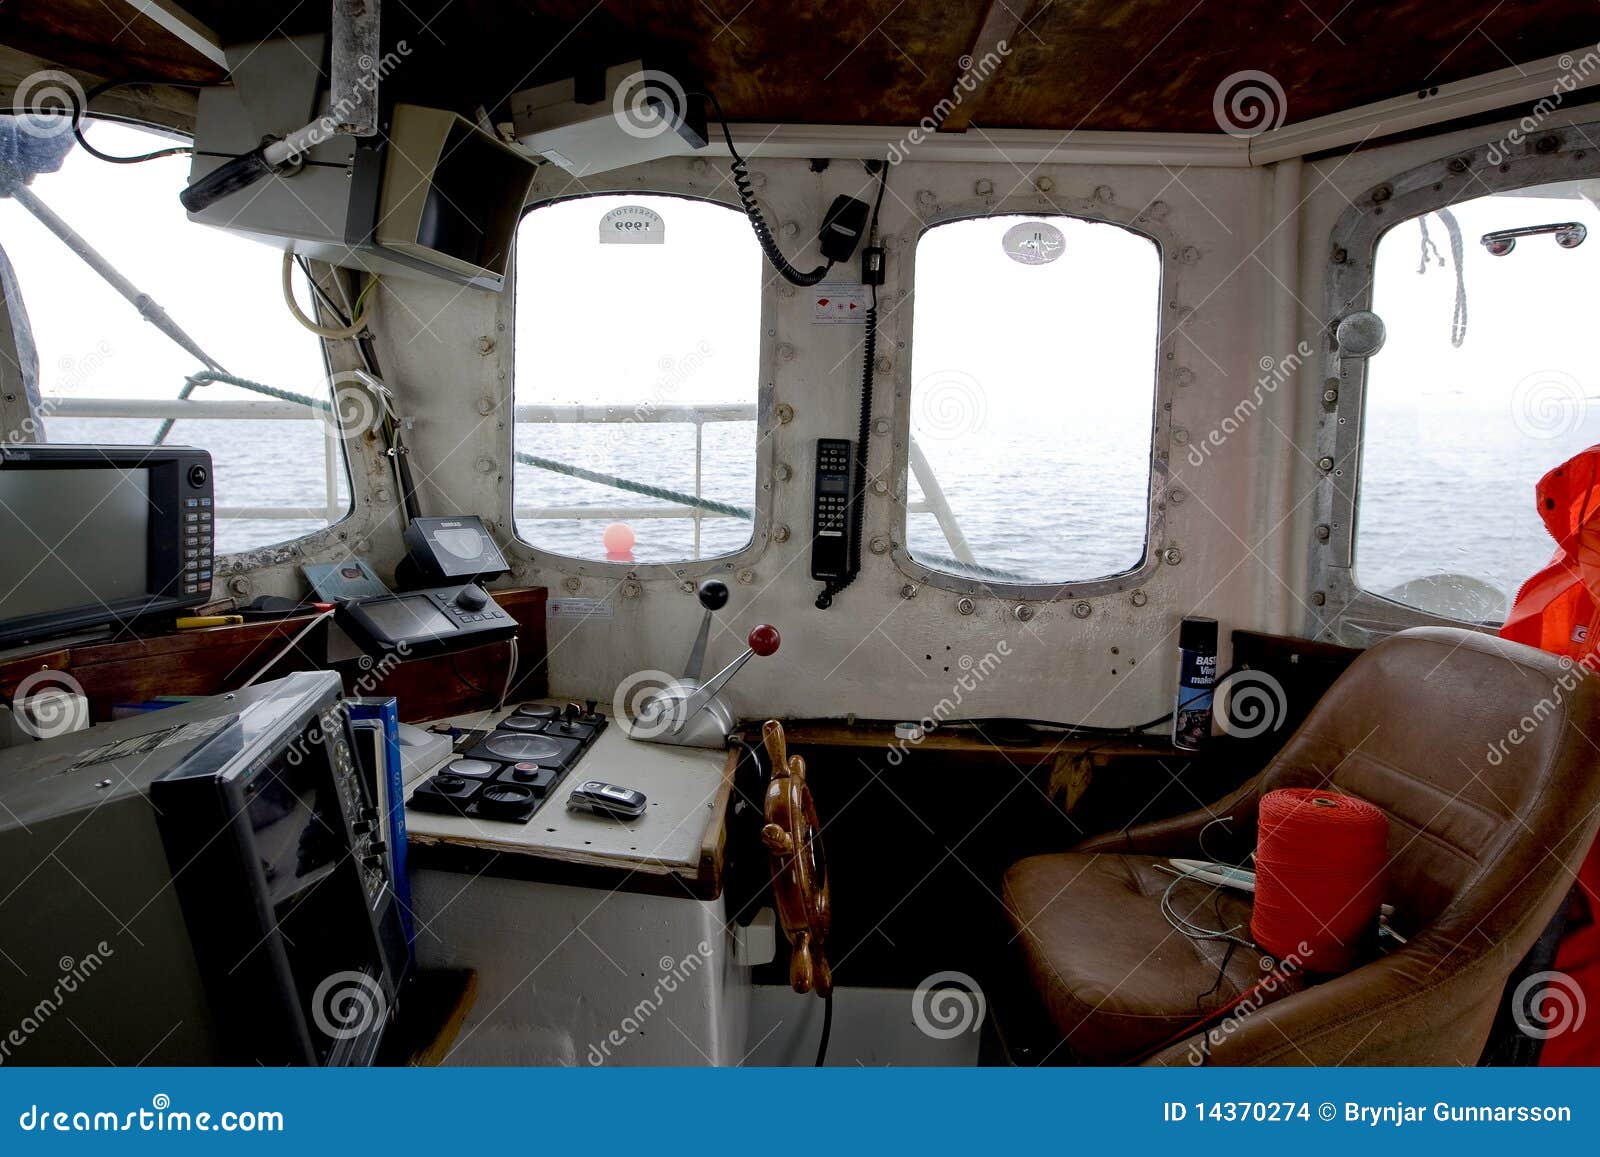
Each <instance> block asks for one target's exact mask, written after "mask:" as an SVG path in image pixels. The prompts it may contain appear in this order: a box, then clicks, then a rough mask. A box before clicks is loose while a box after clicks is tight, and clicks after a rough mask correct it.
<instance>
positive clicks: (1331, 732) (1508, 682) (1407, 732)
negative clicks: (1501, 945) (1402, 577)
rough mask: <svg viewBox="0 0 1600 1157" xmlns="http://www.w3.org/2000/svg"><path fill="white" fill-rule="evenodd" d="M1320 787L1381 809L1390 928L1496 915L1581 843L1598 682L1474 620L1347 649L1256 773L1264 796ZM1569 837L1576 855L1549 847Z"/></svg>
mask: <svg viewBox="0 0 1600 1157" xmlns="http://www.w3.org/2000/svg"><path fill="white" fill-rule="evenodd" d="M1330 783H1331V784H1332V785H1333V786H1335V787H1337V788H1339V789H1340V790H1343V791H1347V792H1349V793H1351V794H1352V795H1357V796H1360V797H1361V798H1363V799H1366V800H1368V801H1370V802H1372V803H1375V804H1377V805H1378V806H1380V807H1382V808H1383V809H1384V811H1385V812H1387V813H1388V815H1389V820H1390V832H1389V853H1390V865H1389V872H1390V890H1391V892H1392V896H1391V898H1390V900H1389V902H1391V903H1393V904H1395V906H1396V908H1397V909H1398V913H1397V924H1399V925H1401V926H1405V927H1410V928H1412V929H1414V930H1421V929H1423V928H1426V927H1428V926H1430V925H1432V924H1433V923H1435V922H1436V921H1438V920H1440V919H1441V918H1442V917H1444V916H1445V915H1446V914H1447V913H1449V914H1450V917H1451V919H1452V920H1456V919H1469V920H1473V921H1476V920H1478V919H1480V918H1481V917H1486V916H1490V917H1492V915H1493V913H1492V911H1491V909H1493V908H1495V907H1496V906H1502V907H1503V905H1502V904H1501V901H1502V900H1503V899H1504V898H1505V895H1506V893H1507V892H1508V891H1510V890H1511V889H1513V888H1515V887H1516V886H1517V885H1518V884H1519V882H1521V881H1523V878H1524V877H1529V880H1528V882H1529V883H1534V882H1549V881H1553V880H1554V879H1555V877H1556V876H1557V874H1558V869H1559V868H1561V867H1562V864H1563V862H1564V863H1566V864H1568V865H1570V867H1572V868H1574V869H1575V868H1576V866H1577V864H1578V862H1579V860H1580V859H1581V858H1582V853H1583V851H1584V850H1586V849H1587V846H1588V840H1589V839H1592V838H1593V832H1594V825H1595V822H1596V821H1597V818H1600V817H1597V812H1596V807H1597V804H1600V677H1597V676H1595V675H1591V674H1589V673H1588V672H1587V671H1585V670H1584V669H1583V668H1582V667H1580V666H1575V665H1572V664H1570V663H1568V662H1566V661H1565V660H1560V659H1557V658H1555V657H1554V656H1551V655H1547V654H1545V653H1544V652H1541V651H1536V650H1533V649H1532V648H1529V647H1524V646H1521V645H1519V644H1516V643H1508V642H1505V641H1504V640H1501V639H1498V638H1495V637H1493V636H1490V635H1484V634H1480V633H1478V632H1475V631H1466V630H1457V629H1453V628H1445V627H1428V628H1421V629H1417V630H1412V631H1406V632H1403V633H1402V634H1399V635H1396V636H1395V637H1393V638H1391V639H1386V640H1384V641H1383V642H1381V643H1378V644H1377V645H1375V646H1374V647H1372V648H1371V649H1370V650H1368V651H1367V652H1366V653H1365V654H1364V655H1362V656H1361V657H1360V658H1359V659H1358V660H1356V662H1355V663H1354V664H1353V665H1352V666H1351V668H1350V670H1349V671H1347V672H1346V673H1345V675H1344V676H1343V677H1342V678H1341V679H1339V680H1338V682H1336V683H1335V684H1334V686H1333V688H1332V689H1331V690H1330V691H1329V693H1328V694H1327V695H1326V696H1324V697H1323V699H1322V701H1321V702H1320V703H1318V704H1317V707H1316V709H1315V710H1313V711H1312V713H1311V715H1310V716H1309V717H1308V718H1307V719H1306V722H1305V723H1304V725H1303V726H1302V727H1301V728H1300V730H1299V731H1298V732H1296V733H1295V735H1294V737H1293V738H1292V739H1291V740H1290V741H1289V742H1288V743H1287V744H1286V745H1285V746H1284V748H1283V750H1282V751H1280V752H1279V753H1278V755H1277V756H1276V757H1275V758H1274V759H1273V761H1272V762H1271V764H1269V765H1268V767H1267V769H1266V771H1265V773H1264V774H1263V776H1262V789H1263V790H1264V791H1270V790H1272V789H1273V788H1276V787H1287V786H1292V785H1307V786H1323V785H1325V784H1330ZM1584 833H1587V838H1585V839H1583V840H1582V841H1581V842H1582V847H1581V848H1579V847H1576V845H1577V844H1578V843H1579V842H1580V840H1579V839H1578V838H1577V837H1579V836H1582V835H1583V834H1584ZM1569 843H1570V844H1572V845H1574V850H1575V851H1576V855H1575V856H1574V855H1565V856H1562V857H1561V860H1560V861H1558V860H1556V859H1554V858H1552V857H1553V856H1555V854H1556V848H1557V847H1558V846H1563V845H1565V844H1569ZM1560 886H1561V888H1563V889H1564V888H1565V887H1566V886H1567V884H1565V883H1563V884H1561V885H1560ZM1463 903H1465V908H1464V909H1463V910H1461V911H1452V909H1454V908H1460V907H1462V906H1463ZM1552 911H1553V908H1552ZM1514 915H1515V913H1512V912H1503V913H1501V918H1502V921H1503V920H1508V919H1510V918H1511V917H1513V916H1514Z"/></svg>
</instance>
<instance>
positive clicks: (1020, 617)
mask: <svg viewBox="0 0 1600 1157" xmlns="http://www.w3.org/2000/svg"><path fill="white" fill-rule="evenodd" d="M1034 614H1035V612H1034V609H1033V608H1032V607H1030V606H1029V605H1028V604H1027V603H1018V604H1017V605H1016V606H1015V607H1014V608H1012V611H1011V616H1012V617H1013V618H1014V619H1016V620H1017V622H1019V623H1031V622H1032V621H1033V616H1034Z"/></svg>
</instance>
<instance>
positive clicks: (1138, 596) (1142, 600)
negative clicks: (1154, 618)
mask: <svg viewBox="0 0 1600 1157" xmlns="http://www.w3.org/2000/svg"><path fill="white" fill-rule="evenodd" d="M1128 601H1129V602H1130V603H1132V604H1133V605H1134V606H1136V607H1142V606H1144V605H1145V604H1146V603H1148V602H1149V601H1150V596H1149V595H1147V594H1145V593H1144V592H1143V591H1134V592H1133V593H1132V594H1131V595H1129V596H1128Z"/></svg>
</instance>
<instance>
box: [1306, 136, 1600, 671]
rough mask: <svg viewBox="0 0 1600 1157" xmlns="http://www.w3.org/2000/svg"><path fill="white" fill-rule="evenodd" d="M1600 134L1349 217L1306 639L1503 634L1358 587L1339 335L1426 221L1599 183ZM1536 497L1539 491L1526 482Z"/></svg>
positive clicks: (1353, 396)
mask: <svg viewBox="0 0 1600 1157" xmlns="http://www.w3.org/2000/svg"><path fill="white" fill-rule="evenodd" d="M1595 132H1600V122H1591V123H1588V124H1579V125H1571V126H1561V127H1553V128H1550V129H1548V130H1545V131H1542V132H1539V133H1537V134H1536V135H1534V136H1532V137H1530V138H1528V139H1526V140H1524V141H1523V142H1522V143H1521V144H1520V146H1519V147H1518V151H1517V152H1516V153H1515V154H1512V153H1508V152H1507V151H1506V150H1505V149H1504V148H1503V147H1502V145H1499V144H1496V143H1494V142H1492V141H1485V142H1483V143H1481V144H1475V145H1472V146H1470V147H1467V148H1462V149H1458V150H1456V151H1454V152H1452V153H1450V154H1448V155H1446V156H1443V157H1439V158H1437V159H1435V160H1432V161H1428V162H1426V163H1425V164H1421V165H1417V166H1415V167H1413V168H1410V169H1407V170H1405V171H1404V172H1401V173H1398V174H1396V175H1395V176H1392V177H1390V178H1388V179H1386V180H1383V181H1379V182H1378V183H1377V184H1375V185H1373V186H1372V187H1371V188H1369V189H1367V190H1365V191H1364V192H1363V193H1362V194H1361V195H1360V196H1358V197H1356V198H1355V199H1354V201H1353V203H1352V204H1351V205H1350V206H1349V207H1348V208H1347V209H1345V211H1344V212H1343V213H1341V214H1340V216H1339V219H1338V221H1337V222H1336V223H1335V225H1334V227H1333V231H1332V234H1331V235H1330V237H1329V243H1328V248H1327V254H1328V256H1327V271H1326V274H1325V275H1324V279H1323V285H1324V291H1325V292H1324V303H1325V304H1324V315H1323V316H1325V317H1327V318H1328V319H1329V321H1328V324H1327V327H1326V328H1325V330H1324V331H1323V334H1322V337H1321V347H1322V348H1321V351H1320V356H1321V363H1320V365H1321V369H1322V374H1321V378H1320V381H1321V383H1322V386H1321V388H1320V390H1318V392H1317V398H1318V402H1317V429H1316V437H1315V441H1314V446H1315V450H1314V452H1313V456H1312V460H1313V462H1314V463H1315V469H1316V470H1317V473H1318V475H1319V477H1318V478H1317V487H1316V494H1315V498H1314V499H1313V502H1312V510H1313V517H1312V522H1313V524H1314V529H1313V533H1312V535H1311V546H1310V548H1309V564H1308V569H1307V579H1308V583H1309V587H1310V595H1311V597H1310V598H1309V599H1308V600H1306V603H1305V606H1306V632H1307V634H1308V635H1310V636H1311V637H1313V638H1317V639H1321V640H1325V641H1332V642H1343V643H1347V644H1350V645H1352V646H1365V645H1367V644H1369V643H1373V642H1376V641H1377V640H1378V639H1379V638H1382V637H1383V636H1385V635H1388V634H1391V633H1393V632H1394V631H1396V630H1399V629H1403V628H1405V627H1412V626H1425V625H1446V626H1454V627H1466V628H1468V629H1471V630H1476V631H1481V632H1483V633H1485V634H1494V633H1495V632H1496V631H1497V629H1498V628H1496V627H1491V626H1485V625H1483V624H1481V623H1471V622H1466V621H1464V620H1460V619H1450V618H1445V617H1444V616H1442V615H1438V614H1434V613H1432V612H1430V611H1425V610H1423V609H1421V608H1420V607H1412V606H1408V605H1406V604H1405V603H1399V602H1396V601H1394V600H1393V599H1388V598H1384V597H1383V596H1382V595H1379V594H1376V593H1374V592H1372V591H1369V590H1366V589H1364V588H1363V587H1361V586H1360V585H1359V584H1358V583H1357V581H1356V572H1355V561H1356V560H1355V539H1356V522H1357V519H1358V518H1359V517H1360V507H1361V478H1360V469H1361V448H1362V444H1363V441H1364V425H1365V418H1366V412H1365V410H1366V393H1367V359H1366V358H1365V357H1363V356H1360V355H1358V354H1355V353H1352V354H1350V355H1349V356H1346V355H1344V354H1342V353H1341V352H1340V348H1339V342H1338V338H1337V329H1338V326H1339V323H1340V322H1341V321H1342V320H1344V319H1345V318H1346V317H1348V316H1350V315H1351V314H1353V313H1359V312H1362V311H1370V310H1371V309H1372V291H1373V278H1374V276H1375V262H1376V259H1377V250H1378V244H1379V242H1380V241H1382V240H1383V238H1384V236H1385V235H1386V234H1387V233H1388V232H1389V231H1390V230H1391V229H1394V228H1397V227H1399V226H1401V225H1404V224H1406V223H1408V222H1410V221H1413V220H1415V219H1416V218H1417V217H1419V216H1421V215H1422V214H1424V213H1431V212H1433V211H1435V210H1438V209H1441V208H1448V207H1449V206H1451V205H1453V204H1456V203H1458V202H1461V201H1470V200H1477V199H1479V198H1481V197H1486V196H1491V195H1493V194H1496V193H1513V192H1516V191H1517V190H1519V189H1526V188H1530V187H1532V186H1535V185H1546V184H1551V183H1554V182H1558V181H1570V180H1581V179H1593V178H1595V177H1600V154H1597V153H1596V151H1595V149H1594V146H1593V145H1592V144H1590V143H1589V142H1590V140H1591V139H1592V134H1593V133H1595ZM1529 485H1530V487H1531V486H1532V481H1531V480H1530V482H1529Z"/></svg>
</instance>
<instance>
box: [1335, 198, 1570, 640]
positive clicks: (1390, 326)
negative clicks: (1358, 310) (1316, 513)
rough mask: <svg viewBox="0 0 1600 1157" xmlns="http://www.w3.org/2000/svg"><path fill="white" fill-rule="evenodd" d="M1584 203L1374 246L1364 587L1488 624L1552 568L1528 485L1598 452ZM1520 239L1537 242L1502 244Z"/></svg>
mask: <svg viewBox="0 0 1600 1157" xmlns="http://www.w3.org/2000/svg"><path fill="white" fill-rule="evenodd" d="M1593 196H1594V191H1593V189H1592V187H1591V183H1590V182H1570V183H1565V184H1554V185H1543V186H1538V187H1535V188H1528V189H1521V190H1518V191H1515V192H1510V193H1496V194H1494V195H1492V196H1484V197H1477V198H1473V199H1472V200H1468V201H1462V202H1459V203H1457V204H1454V205H1451V206H1449V207H1448V208H1447V209H1442V210H1439V211H1437V212H1430V213H1426V214H1423V215H1422V216H1420V217H1414V218H1411V219H1410V220H1406V221H1402V222H1400V223H1399V224H1397V225H1395V226H1394V227H1393V228H1391V229H1389V230H1388V232H1386V233H1385V234H1384V235H1383V237H1382V238H1381V240H1380V241H1379V242H1378V246H1377V252H1376V256H1375V262H1374V273H1373V288H1372V307H1373V310H1374V311H1375V312H1376V313H1377V314H1378V316H1379V317H1381V318H1382V319H1383V321H1384V325H1385V328H1386V330H1387V340H1386V342H1385V344H1384V346H1383V347H1382V349H1380V350H1379V351H1378V352H1377V353H1376V354H1374V355H1373V356H1372V357H1371V358H1370V359H1369V360H1368V363H1367V371H1366V395H1365V399H1364V405H1363V410H1364V419H1363V423H1364V424H1363V430H1362V440H1361V451H1360V452H1361V465H1360V473H1359V486H1360V491H1359V494H1358V496H1357V508H1356V520H1355V574H1356V580H1357V582H1358V583H1359V584H1360V586H1361V587H1362V588H1363V589H1365V590H1367V591H1369V592H1371V593H1373V594H1377V595H1381V596H1383V597H1385V598H1388V599H1391V600H1393V601H1395V602H1398V603H1402V604H1405V605H1407V606H1410V607H1413V608H1416V609H1418V610H1422V611H1425V612H1427V613H1429V614H1433V615H1438V616H1442V617H1445V618H1451V619H1457V620H1462V621H1467V622H1478V623H1489V624H1496V623H1500V622H1502V621H1503V620H1504V619H1505V616H1506V613H1507V611H1508V610H1509V607H1510V603H1511V599H1512V597H1513V596H1514V595H1515V594H1516V591H1517V588H1518V587H1519V586H1520V585H1521V583H1522V582H1523V581H1524V580H1525V579H1527V578H1528V577H1529V576H1530V575H1532V574H1533V573H1534V572H1535V571H1536V570H1538V569H1539V568H1540V567H1542V566H1543V565H1544V564H1545V563H1546V562H1548V561H1549V558H1550V555H1551V553H1552V551H1553V550H1554V549H1555V543H1554V542H1553V541H1552V540H1551V538H1550V536H1549V534H1548V532H1547V531H1546V530H1545V528H1544V524H1543V523H1542V522H1541V521H1540V519H1539V516H1538V512H1537V511H1536V510H1535V508H1534V486H1535V484H1536V483H1537V482H1538V480H1539V479H1540V477H1542V476H1543V475H1544V474H1545V473H1546V472H1547V471H1548V470H1550V469H1551V468H1552V467H1555V466H1558V465H1560V464H1561V463H1562V462H1563V461H1565V460H1566V459H1567V458H1569V457H1571V456H1572V455H1573V454H1575V453H1577V452H1578V451H1579V450H1582V449H1584V448H1585V447H1587V446H1591V445H1593V444H1594V443H1596V442H1600V407H1597V406H1596V405H1595V401H1594V399H1595V398H1596V397H1597V396H1600V374H1597V371H1596V368H1595V367H1596V348H1595V344H1596V343H1595V336H1594V321H1593V318H1592V316H1591V314H1592V312H1593V310H1592V305H1591V301H1590V290H1591V287H1592V286H1593V285H1595V284H1596V281H1597V279H1600V240H1597V238H1596V230H1597V228H1600V212H1597V211H1596V208H1595V202H1594V200H1593V199H1592V198H1593ZM1572 226H1576V227H1577V228H1575V229H1574V228H1572ZM1520 230H1532V232H1528V233H1522V234H1521V235H1515V233H1514V232H1508V231H1520Z"/></svg>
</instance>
